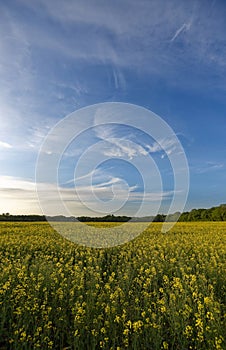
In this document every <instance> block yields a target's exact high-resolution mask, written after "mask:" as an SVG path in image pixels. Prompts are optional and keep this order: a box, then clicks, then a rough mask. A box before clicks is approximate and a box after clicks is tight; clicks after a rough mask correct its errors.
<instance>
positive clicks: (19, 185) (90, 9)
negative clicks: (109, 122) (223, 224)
mask: <svg viewBox="0 0 226 350" xmlns="http://www.w3.org/2000/svg"><path fill="white" fill-rule="evenodd" d="M225 13H226V2H225V1H218V0H213V1H212V0H211V1H210V0H206V1H200V0H191V1H183V0H182V1H181V0H172V1H166V0H165V1H164V0H160V1H146V0H141V1H134V0H123V1H113V2H111V1H102V0H100V1H91V0H87V1H82V0H75V1H72V0H68V1H64V2H63V1H58V0H55V1H53V0H47V1H44V0H37V1H28V0H15V1H12V0H8V1H7V2H3V1H1V2H0V87H1V94H0V122H1V128H0V213H3V212H10V213H11V214H20V213H24V214H32V213H41V210H40V207H39V204H38V201H37V194H36V183H35V169H36V162H37V156H38V153H39V150H40V147H41V144H42V142H43V141H44V139H45V137H46V135H47V134H48V132H49V131H50V130H51V128H53V127H54V125H55V124H56V123H57V122H59V121H60V120H62V119H63V118H64V117H65V116H67V115H68V114H70V113H72V112H74V111H76V110H78V109H80V108H83V107H87V106H89V105H92V104H97V103H103V102H125V103H130V104H135V105H138V106H142V107H144V108H147V109H149V110H151V111H152V112H154V113H155V114H157V115H158V116H160V117H161V118H162V119H163V120H164V121H165V122H166V123H168V124H169V126H170V127H171V128H172V129H173V130H174V132H175V135H177V137H178V139H179V140H180V142H181V144H182V146H183V148H184V151H185V154H186V156H187V160H188V164H189V170H190V190H189V195H188V200H187V205H186V207H185V209H188V210H190V209H191V208H194V207H196V208H199V207H204V208H207V207H211V206H215V205H219V204H221V203H225V202H226V186H225V184H226V157H225V155H226V137H225V131H226V98H225V97H226V21H225ZM106 138H107V140H108V141H107V142H108V144H110V147H109V149H108V150H106V149H105V148H104V147H105V144H104V146H103V148H101V147H100V149H99V152H100V153H101V152H102V153H104V154H105V155H106V154H107V155H108V156H109V157H112V158H113V159H112V160H111V161H108V162H104V163H103V164H101V165H100V166H99V167H97V169H96V170H95V174H94V177H93V184H92V189H94V191H95V193H96V195H97V196H98V198H100V199H101V200H102V201H103V202H106V206H107V201H108V200H109V199H111V198H112V196H113V195H114V193H113V192H112V186H113V187H114V189H115V190H116V191H117V193H118V194H119V199H120V200H121V199H123V198H124V194H125V191H126V190H128V189H129V193H130V198H129V200H128V203H127V206H126V207H123V209H122V210H121V211H120V210H119V211H118V212H117V214H126V215H128V214H129V215H131V214H132V215H133V214H134V213H135V209H136V205H137V203H138V202H139V201H140V200H141V198H142V195H143V191H144V187H143V185H142V176H141V175H140V174H139V172H138V171H137V170H136V169H135V167H134V166H133V164H135V162H136V161H138V160H140V159H143V161H144V163H145V162H146V158H145V157H152V158H153V160H154V161H155V162H156V164H157V166H158V169H159V172H160V174H161V176H162V181H163V186H162V188H160V187H161V186H160V184H159V183H158V180H156V182H155V176H156V178H157V170H153V173H152V174H151V175H150V189H149V187H148V190H147V192H146V193H145V209H144V212H143V214H144V215H148V214H152V206H153V205H155V202H156V201H157V202H158V201H159V200H160V199H161V200H162V201H163V204H162V209H161V210H164V208H167V206H168V205H169V203H170V200H171V198H172V194H173V191H174V188H173V179H172V169H170V164H169V162H168V160H167V157H168V156H169V155H170V154H171V153H172V152H174V151H175V147H174V144H173V143H172V140H170V139H167V138H166V139H164V140H162V146H163V148H164V149H165V152H163V150H162V149H161V147H159V145H158V144H156V142H155V140H153V139H151V138H149V139H148V138H147V137H146V136H145V135H143V134H142V133H140V134H139V132H137V133H134V132H132V130H131V129H130V128H126V126H125V127H119V126H117V125H116V126H115V127H114V128H113V127H109V126H106V127H105V128H104V127H99V128H98V127H97V128H96V129H95V130H94V131H93V130H88V131H87V132H86V134H84V137H82V135H80V137H79V139H78V140H77V141H75V142H74V143H71V144H70V145H69V146H68V148H67V150H66V151H65V154H64V155H63V156H62V160H61V168H60V171H59V180H60V184H59V185H60V186H61V189H62V192H63V193H64V195H65V197H67V200H68V201H73V202H74V204H75V206H74V209H73V210H74V212H73V214H74V215H86V214H88V215H92V212H91V211H90V210H88V209H86V208H84V207H83V206H82V205H81V203H80V202H79V201H78V202H76V203H75V200H74V199H73V191H74V186H77V188H78V189H79V190H80V191H81V193H82V194H83V196H84V198H85V199H86V201H87V202H89V194H90V187H89V186H88V185H87V183H85V182H84V177H82V176H80V177H79V179H77V182H76V184H74V183H71V182H70V181H71V179H73V176H74V167H75V164H76V162H77V161H78V158H79V156H81V154H82V153H84V152H85V151H86V150H87V149H88V147H90V145H91V144H92V142H97V141H98V140H99V141H102V140H103V139H106ZM119 139H121V141H119ZM137 140H139V142H138V143H136V141H137ZM142 157H143V158H142ZM145 164H146V163H145ZM83 166H84V168H83V170H84V174H86V173H88V169H89V167H88V163H84V165H83ZM86 166H87V168H86ZM153 169H154V168H153ZM46 171H47V172H48V169H46ZM146 171H147V169H146V170H145V172H146ZM125 183H126V184H125ZM151 184H152V190H151ZM155 185H156V187H155ZM45 186H46V189H50V188H51V184H49V183H46V184H45ZM57 214H58V213H57Z"/></svg>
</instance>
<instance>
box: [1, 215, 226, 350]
mask: <svg viewBox="0 0 226 350" xmlns="http://www.w3.org/2000/svg"><path fill="white" fill-rule="evenodd" d="M95 225H96V226H98V225H103V224H100V223H97V224H95ZM104 225H106V226H109V225H112V224H109V223H108V224H107V223H106V224H104ZM131 225H134V224H132V223H131ZM85 227H86V226H85V225H84V230H85ZM225 253H226V223H217V222H209V223H207V222H206V223H177V224H176V225H175V226H174V227H173V229H172V230H171V231H170V232H169V233H166V234H163V233H161V224H157V223H156V224H152V225H150V227H149V228H148V229H147V230H146V231H145V232H144V233H143V234H141V235H140V236H139V237H137V238H136V239H134V240H133V241H131V242H129V243H127V244H124V245H123V246H118V247H113V248H108V249H94V248H86V247H81V246H78V245H76V244H73V243H71V242H69V241H67V240H65V239H64V238H62V237H61V236H60V235H59V234H58V233H56V232H55V231H54V230H53V229H52V228H51V227H50V226H49V224H48V223H1V224H0V349H42V350H45V349H65V350H66V349H68V350H69V349H78V350H83V349H88V350H92V349H112V350H113V349H115V350H119V349H127V348H128V349H142V350H143V349H150V350H155V349H156V350H157V349H173V350H176V349H178V350H181V349H203V350H204V349H205V350H206V349H211V350H212V349H226V343H225V339H224V332H225V329H226V323H225V314H226V307H225V306H226V272H225V271H226V259H225Z"/></svg>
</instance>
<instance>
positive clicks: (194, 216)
mask: <svg viewBox="0 0 226 350" xmlns="http://www.w3.org/2000/svg"><path fill="white" fill-rule="evenodd" d="M179 221H226V204H221V205H220V206H218V207H212V208H210V209H192V210H191V211H190V212H185V213H182V214H181V216H180V219H179Z"/></svg>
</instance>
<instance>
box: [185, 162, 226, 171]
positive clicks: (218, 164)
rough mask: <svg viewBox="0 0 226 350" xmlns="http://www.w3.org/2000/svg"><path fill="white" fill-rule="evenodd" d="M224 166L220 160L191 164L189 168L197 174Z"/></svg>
mask: <svg viewBox="0 0 226 350" xmlns="http://www.w3.org/2000/svg"><path fill="white" fill-rule="evenodd" d="M224 167H225V164H224V163H222V162H212V161H209V162H205V163H203V164H202V165H201V164H199V165H198V166H192V167H191V170H193V171H194V172H195V173H197V174H205V173H209V172H214V171H218V170H221V169H223V168H224Z"/></svg>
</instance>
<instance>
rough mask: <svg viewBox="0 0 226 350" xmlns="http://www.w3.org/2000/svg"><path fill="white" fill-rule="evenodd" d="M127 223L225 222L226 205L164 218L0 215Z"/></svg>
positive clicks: (29, 219) (1, 218) (5, 217)
mask: <svg viewBox="0 0 226 350" xmlns="http://www.w3.org/2000/svg"><path fill="white" fill-rule="evenodd" d="M77 220H79V221H81V222H91V221H93V222H127V221H129V220H131V221H133V222H151V221H153V222H164V221H165V220H167V221H177V220H178V221H226V204H221V205H220V206H218V207H212V208H210V209H192V210H191V211H189V212H184V213H179V212H177V213H174V214H170V215H168V216H166V215H165V214H157V215H156V216H145V217H140V218H136V217H134V218H131V217H129V216H125V215H123V216H115V215H105V216H103V217H90V216H80V217H77V218H76V217H74V216H70V217H66V216H63V215H58V216H51V217H50V216H47V217H46V216H44V215H10V214H9V213H3V214H2V215H0V221H27V222H36V221H58V222H59V221H60V222H75V221H77Z"/></svg>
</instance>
